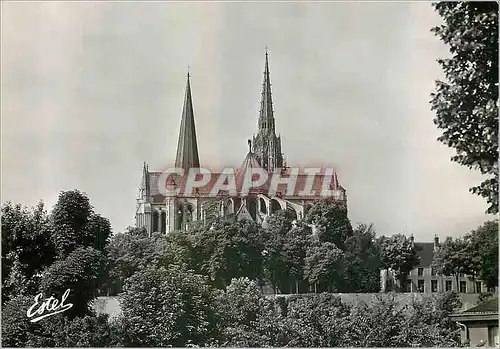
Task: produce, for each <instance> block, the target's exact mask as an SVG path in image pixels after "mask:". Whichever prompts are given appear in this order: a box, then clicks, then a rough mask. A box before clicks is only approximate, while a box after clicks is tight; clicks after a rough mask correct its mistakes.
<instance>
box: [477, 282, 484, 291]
mask: <svg viewBox="0 0 500 349" xmlns="http://www.w3.org/2000/svg"><path fill="white" fill-rule="evenodd" d="M482 289H483V287H482V284H481V281H476V293H481V291H482Z"/></svg>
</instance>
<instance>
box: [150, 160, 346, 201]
mask: <svg viewBox="0 0 500 349" xmlns="http://www.w3.org/2000/svg"><path fill="white" fill-rule="evenodd" d="M247 157H248V158H249V159H248V160H249V161H248V162H247V164H248V165H250V164H252V161H253V160H252V158H253V156H252V155H250V156H247ZM253 164H254V165H256V164H255V163H253ZM161 175H162V173H161V172H149V177H150V180H149V184H150V195H151V196H155V197H158V198H159V199H160V196H161V193H160V191H159V189H158V185H159V179H160V178H161ZM221 175H222V174H221V173H212V176H211V178H210V181H209V182H208V183H207V185H205V186H203V187H200V188H198V189H197V194H196V195H199V196H201V197H203V196H205V197H208V196H209V194H210V192H211V191H212V188H213V187H214V185H215V184H216V183H217V181H218V179H219V177H220V176H221ZM236 175H238V173H236ZM324 179H325V176H323V175H316V176H315V177H314V181H313V183H312V189H311V191H312V192H313V193H315V194H316V195H318V196H317V198H320V197H319V193H320V192H321V190H322V188H323V181H324ZM307 180H308V175H305V174H299V175H298V176H297V181H296V185H295V190H294V192H293V195H285V194H286V184H278V188H277V191H278V193H279V192H281V193H282V197H283V198H284V199H286V198H294V199H309V200H310V199H313V198H314V197H311V196H306V195H301V193H300V192H301V191H302V190H303V189H304V188H305V187H306V182H307ZM167 181H168V182H167V183H165V184H166V185H169V186H170V185H175V186H178V187H180V188H181V194H182V188H184V186H185V178H184V177H178V178H176V179H173V176H171V177H168V180H167ZM226 184H227V183H226ZM270 184H271V178H269V179H268V181H267V182H266V183H265V184H263V185H262V186H260V187H258V188H252V189H251V190H250V193H255V194H257V193H262V194H264V195H265V194H266V193H267V191H268V189H269V187H270ZM329 188H330V189H332V190H335V189H338V190H341V191H345V189H344V188H342V187H341V186H340V185H339V183H338V180H337V178H336V176H335V177H334V179H333V180H332V181H331V183H330V185H329ZM238 194H239V192H238Z"/></svg>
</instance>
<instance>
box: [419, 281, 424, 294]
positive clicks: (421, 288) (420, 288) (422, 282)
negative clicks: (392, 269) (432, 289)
mask: <svg viewBox="0 0 500 349" xmlns="http://www.w3.org/2000/svg"><path fill="white" fill-rule="evenodd" d="M417 287H418V292H424V291H425V287H424V280H418V284H417Z"/></svg>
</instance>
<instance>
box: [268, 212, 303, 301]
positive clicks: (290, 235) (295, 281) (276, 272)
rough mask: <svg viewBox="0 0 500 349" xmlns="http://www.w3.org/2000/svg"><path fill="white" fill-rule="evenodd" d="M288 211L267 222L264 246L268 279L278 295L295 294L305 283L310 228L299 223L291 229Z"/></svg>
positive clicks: (271, 217)
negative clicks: (277, 290)
mask: <svg viewBox="0 0 500 349" xmlns="http://www.w3.org/2000/svg"><path fill="white" fill-rule="evenodd" d="M292 222H293V217H292V216H290V214H289V212H287V211H277V212H276V213H275V214H273V215H271V216H270V217H269V220H268V226H267V228H266V230H265V239H264V240H265V242H264V251H263V252H264V268H265V273H266V276H267V278H268V279H269V280H270V281H271V283H272V284H273V285H274V286H276V287H278V288H279V289H280V291H281V293H288V292H290V291H292V290H291V289H292V288H293V289H294V290H293V291H292V292H298V288H299V285H300V284H301V283H302V281H303V280H304V275H303V274H304V265H305V257H306V251H307V249H308V247H309V245H310V244H311V238H312V234H311V228H310V227H308V226H307V225H306V224H303V223H302V222H297V223H296V224H294V225H292Z"/></svg>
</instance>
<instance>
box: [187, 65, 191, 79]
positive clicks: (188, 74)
mask: <svg viewBox="0 0 500 349" xmlns="http://www.w3.org/2000/svg"><path fill="white" fill-rule="evenodd" d="M190 70H191V66H190V65H189V64H188V73H187V78H188V79H189V78H190V77H191V74H190V72H189V71H190Z"/></svg>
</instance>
